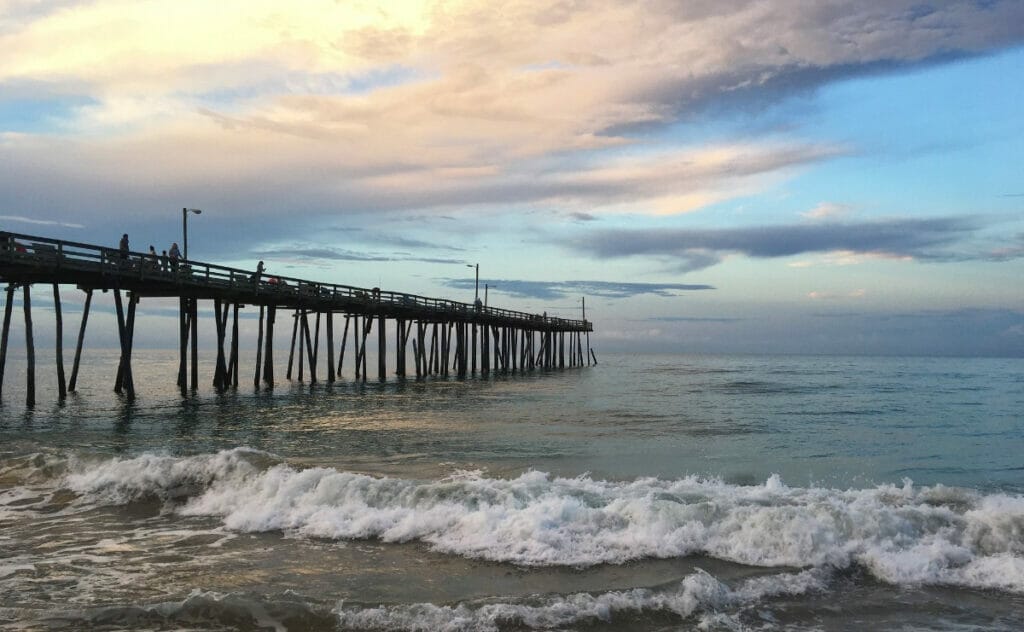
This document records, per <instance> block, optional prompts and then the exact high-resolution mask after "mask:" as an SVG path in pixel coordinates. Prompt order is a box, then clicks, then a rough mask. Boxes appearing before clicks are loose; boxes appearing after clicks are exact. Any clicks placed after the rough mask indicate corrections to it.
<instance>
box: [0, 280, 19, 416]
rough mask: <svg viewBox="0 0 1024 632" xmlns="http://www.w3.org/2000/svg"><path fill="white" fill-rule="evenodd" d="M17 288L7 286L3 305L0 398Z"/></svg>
mask: <svg viewBox="0 0 1024 632" xmlns="http://www.w3.org/2000/svg"><path fill="white" fill-rule="evenodd" d="M16 288H17V286H15V285H14V284H13V283H12V284H10V285H8V286H7V302H6V303H5V304H4V327H3V332H2V333H0V396H2V395H3V389H4V370H5V369H6V367H7V340H8V338H9V337H10V334H11V311H12V310H13V308H14V291H15V289H16Z"/></svg>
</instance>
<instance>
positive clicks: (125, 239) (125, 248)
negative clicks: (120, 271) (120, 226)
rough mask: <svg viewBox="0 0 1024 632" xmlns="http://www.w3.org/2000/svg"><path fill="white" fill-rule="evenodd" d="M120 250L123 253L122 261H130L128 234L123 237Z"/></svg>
mask: <svg viewBox="0 0 1024 632" xmlns="http://www.w3.org/2000/svg"><path fill="white" fill-rule="evenodd" d="M118 249H119V250H120V251H121V261H122V262H127V261H128V233H125V234H123V235H121V243H120V244H118Z"/></svg>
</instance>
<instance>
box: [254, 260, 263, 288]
mask: <svg viewBox="0 0 1024 632" xmlns="http://www.w3.org/2000/svg"><path fill="white" fill-rule="evenodd" d="M264 269H265V266H264V265H263V261H260V262H259V263H258V264H256V273H255V274H253V275H252V282H253V283H259V282H260V276H262V275H263V270H264Z"/></svg>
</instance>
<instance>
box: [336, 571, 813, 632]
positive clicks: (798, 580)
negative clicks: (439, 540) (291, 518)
mask: <svg viewBox="0 0 1024 632" xmlns="http://www.w3.org/2000/svg"><path fill="white" fill-rule="evenodd" d="M826 581H827V576H826V574H825V573H824V572H822V571H820V570H809V571H803V572H800V573H791V574H790V573H785V574H779V575H771V576H766V577H759V578H756V579H752V580H748V581H746V582H743V583H741V584H740V585H739V586H737V587H736V588H730V587H728V586H726V585H725V584H723V583H722V582H720V581H719V580H717V579H716V578H714V577H712V576H711V575H709V574H707V573H704V572H698V573H694V574H692V575H689V576H687V577H686V578H685V579H683V581H681V582H680V583H679V585H678V586H677V587H676V588H675V589H672V590H667V591H655V590H650V589H646V588H634V589H632V590H627V591H612V592H605V593H599V594H590V593H576V594H571V595H548V596H544V597H536V598H533V599H531V600H523V601H519V602H502V603H493V602H490V603H462V604H457V605H454V606H438V605H434V604H429V603H427V604H412V605H396V606H381V607H377V608H358V607H346V606H345V604H344V603H342V604H339V605H338V607H337V608H336V609H335V613H336V614H337V615H338V619H339V621H340V623H341V625H342V627H344V628H346V629H353V628H354V629H370V630H379V629H383V630H414V631H418V630H424V631H427V630H430V631H433V630H443V631H445V632H458V631H462V630H474V631H490V630H498V629H500V628H501V626H502V625H504V626H507V625H514V626H517V627H519V626H522V627H525V628H529V629H561V628H563V627H564V626H569V625H575V624H586V623H591V622H596V621H602V622H609V621H612V620H613V619H614V618H615V617H616V616H618V615H623V614H626V615H628V614H629V613H636V612H658V611H663V612H671V613H674V614H676V615H678V616H680V617H682V618H684V619H685V618H689V617H691V616H697V617H698V619H700V620H704V619H706V618H708V617H710V618H714V619H715V620H716V623H719V624H720V623H722V619H721V618H722V617H726V618H728V617H729V616H730V615H729V614H727V612H728V611H731V612H733V613H735V612H737V611H738V609H739V608H742V607H743V606H746V605H749V604H754V603H757V602H759V601H761V600H763V599H765V598H767V597H771V596H776V595H783V594H788V595H798V594H803V593H806V592H808V591H812V590H822V589H824V588H825V585H826ZM723 611H727V612H723Z"/></svg>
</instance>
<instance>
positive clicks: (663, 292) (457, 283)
mask: <svg viewBox="0 0 1024 632" xmlns="http://www.w3.org/2000/svg"><path fill="white" fill-rule="evenodd" d="M442 283H443V284H444V285H446V286H448V287H450V288H454V289H458V290H472V289H474V287H475V286H476V280H475V279H472V278H468V279H446V280H444V281H442ZM485 283H486V284H488V285H490V286H491V287H492V288H494V289H495V290H496V291H499V290H500V292H501V293H502V294H503V295H507V296H513V297H516V298H537V299H557V298H565V297H568V296H600V297H604V298H631V297H634V296H640V295H643V294H652V295H654V296H679V293H680V292H690V291H697V290H713V289H715V288H714V287H713V286H710V285H701V284H687V283H616V282H611V281H522V280H516V279H481V280H480V284H481V285H484V284H485Z"/></svg>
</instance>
